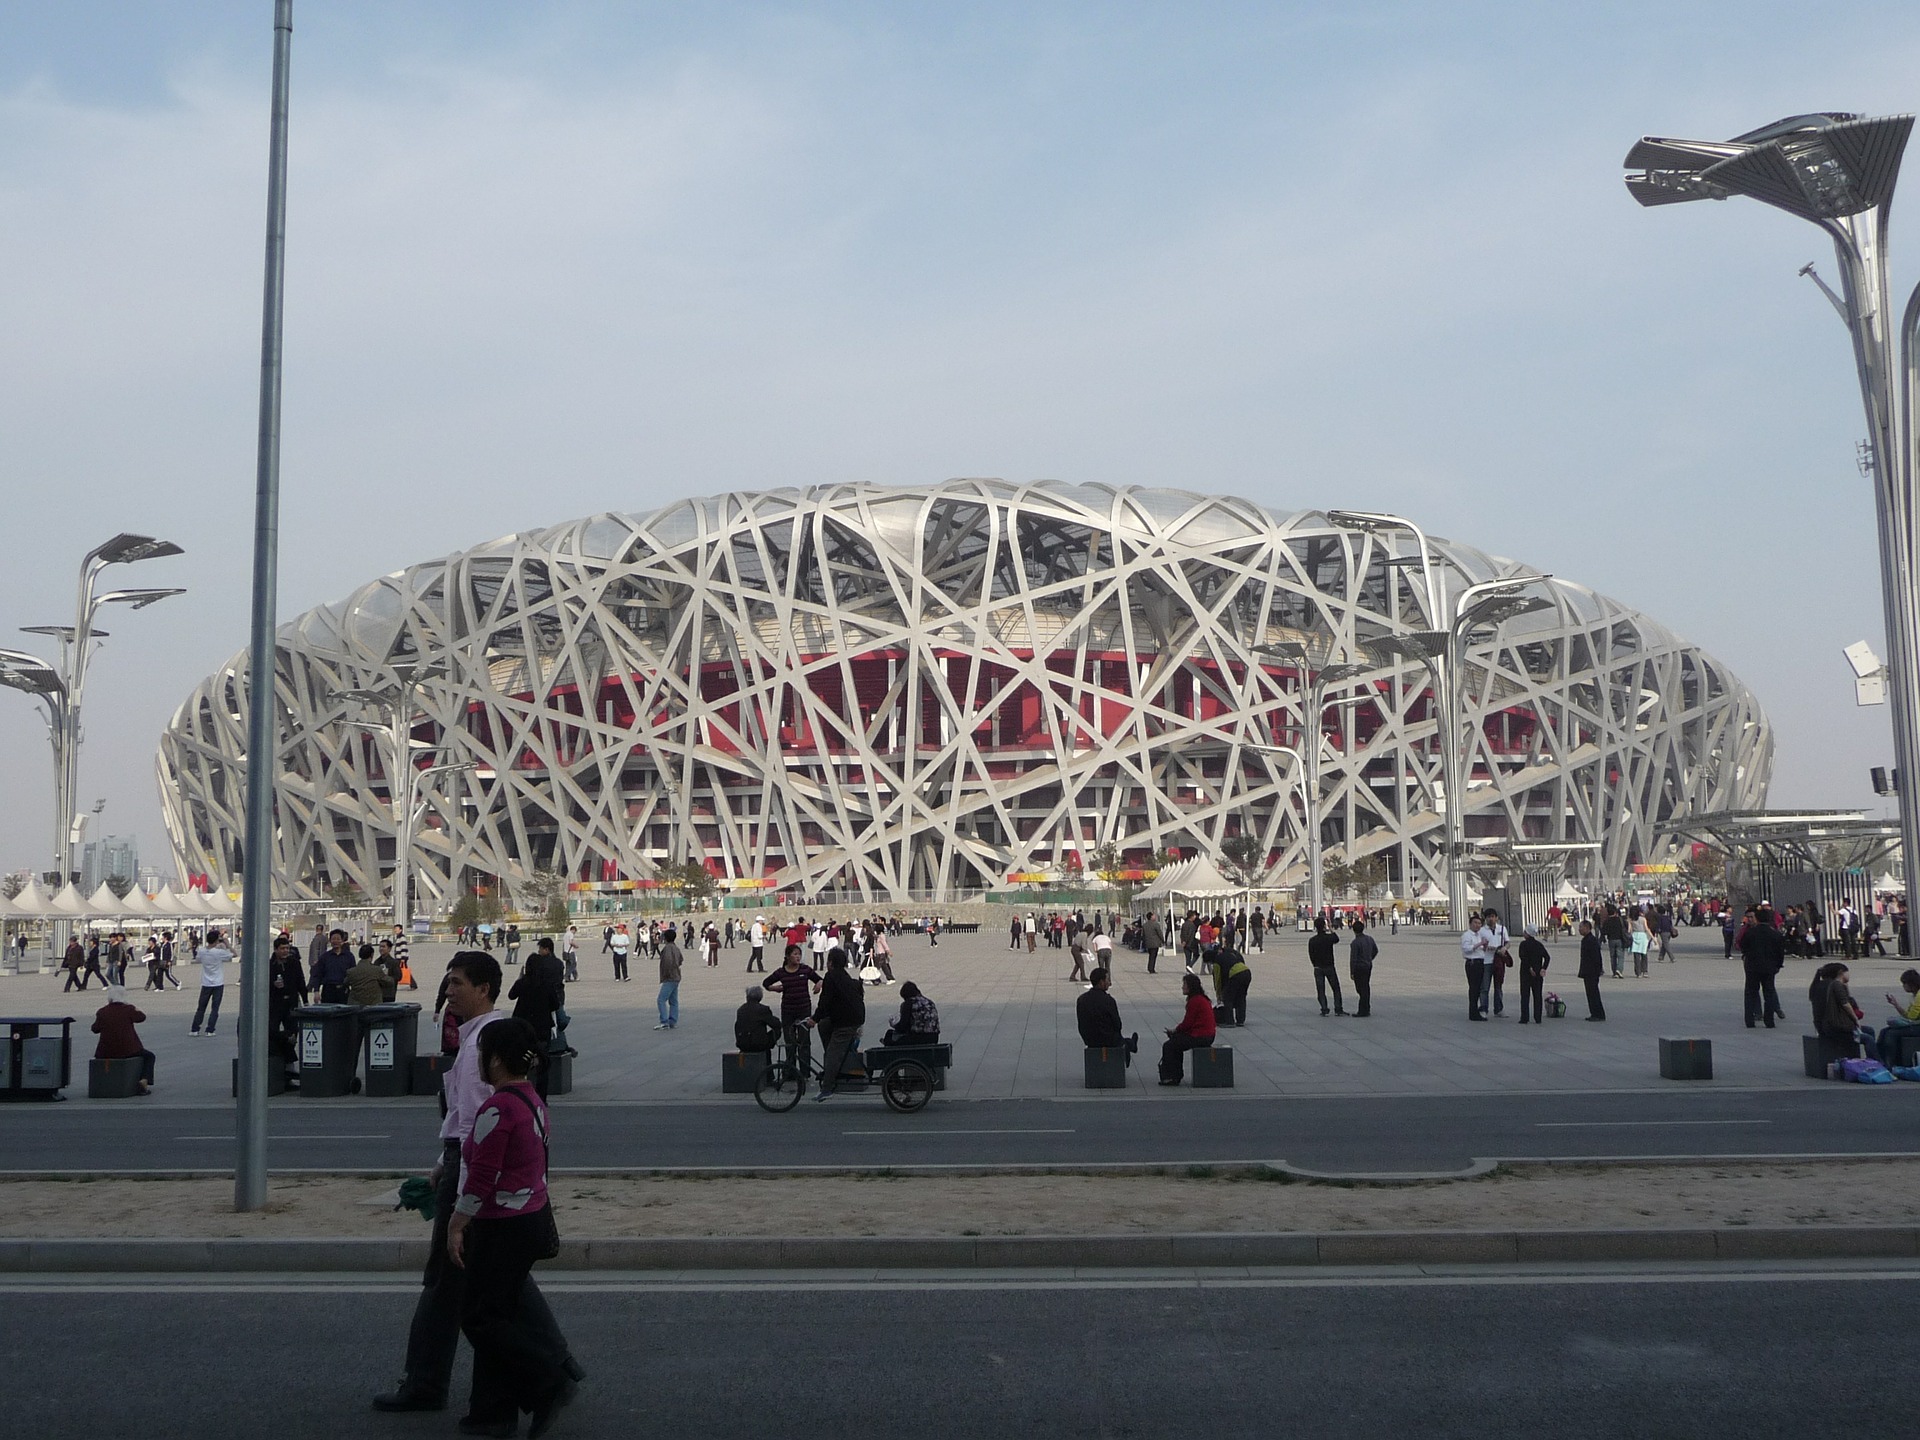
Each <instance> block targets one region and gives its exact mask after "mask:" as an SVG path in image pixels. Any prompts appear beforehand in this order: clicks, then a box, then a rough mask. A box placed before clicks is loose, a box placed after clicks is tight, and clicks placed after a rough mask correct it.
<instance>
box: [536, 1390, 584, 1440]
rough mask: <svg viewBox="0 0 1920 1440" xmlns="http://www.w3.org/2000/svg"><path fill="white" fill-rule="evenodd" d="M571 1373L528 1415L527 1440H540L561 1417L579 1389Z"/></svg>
mask: <svg viewBox="0 0 1920 1440" xmlns="http://www.w3.org/2000/svg"><path fill="white" fill-rule="evenodd" d="M579 1388H580V1387H579V1385H578V1384H576V1383H575V1381H574V1379H573V1377H572V1376H571V1375H569V1376H566V1377H564V1378H562V1380H561V1381H560V1383H559V1384H558V1385H556V1386H554V1387H553V1390H552V1391H551V1392H550V1393H549V1394H548V1395H547V1398H546V1399H544V1400H542V1401H541V1402H540V1403H539V1404H538V1405H535V1406H534V1407H533V1411H532V1413H531V1414H529V1415H528V1416H527V1440H540V1437H541V1436H542V1435H544V1434H546V1433H547V1431H549V1430H551V1429H552V1428H553V1422H554V1421H555V1420H558V1419H559V1418H560V1412H561V1411H562V1410H564V1409H566V1408H567V1406H568V1405H569V1404H570V1403H571V1402H572V1400H573V1397H574V1394H575V1392H576V1391H578V1390H579Z"/></svg>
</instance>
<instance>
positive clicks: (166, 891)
mask: <svg viewBox="0 0 1920 1440" xmlns="http://www.w3.org/2000/svg"><path fill="white" fill-rule="evenodd" d="M147 905H148V907H149V910H150V912H151V913H152V914H155V915H168V916H174V915H191V914H193V913H194V912H193V911H191V910H184V909H182V908H181V906H180V897H179V896H178V895H176V894H174V893H173V886H172V884H171V883H169V882H166V881H162V882H161V885H160V888H159V890H158V891H156V892H155V893H154V895H153V897H152V898H151V899H150V900H148V902H147Z"/></svg>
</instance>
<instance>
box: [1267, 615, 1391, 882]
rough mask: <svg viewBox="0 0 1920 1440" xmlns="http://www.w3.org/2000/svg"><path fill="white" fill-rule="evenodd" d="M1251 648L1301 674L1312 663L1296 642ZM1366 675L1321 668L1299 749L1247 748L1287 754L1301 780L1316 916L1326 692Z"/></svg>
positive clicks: (1304, 714)
mask: <svg viewBox="0 0 1920 1440" xmlns="http://www.w3.org/2000/svg"><path fill="white" fill-rule="evenodd" d="M1253 648H1254V652H1255V653H1256V654H1259V655H1273V656H1277V657H1279V658H1280V659H1283V660H1290V661H1293V662H1295V663H1296V664H1298V665H1299V666H1300V668H1301V669H1302V670H1303V671H1304V670H1305V669H1306V668H1307V667H1308V666H1309V665H1311V664H1312V656H1311V655H1310V654H1309V652H1308V650H1307V647H1306V646H1305V645H1301V644H1298V643H1293V642H1287V641H1282V642H1279V643H1277V644H1273V645H1256V646H1254V647H1253ZM1256 668H1257V667H1256ZM1366 673H1367V667H1366V666H1364V665H1351V664H1344V663H1342V664H1335V665H1323V666H1321V667H1320V669H1319V670H1318V671H1316V672H1315V673H1314V676H1313V679H1312V680H1311V681H1310V682H1309V683H1308V685H1307V687H1306V690H1307V694H1306V702H1305V704H1304V705H1303V706H1302V707H1301V714H1300V720H1301V735H1300V748H1299V749H1297V750H1296V749H1295V748H1294V747H1293V746H1291V745H1254V746H1250V747H1248V748H1250V749H1252V750H1254V751H1256V752H1258V753H1261V754H1270V755H1290V756H1292V757H1293V761H1294V764H1295V765H1296V766H1297V767H1298V768H1297V770H1296V772H1295V773H1296V774H1297V775H1298V776H1299V777H1300V798H1301V800H1302V802H1303V803H1304V807H1305V810H1306V815H1305V817H1304V818H1305V821H1306V829H1307V903H1308V904H1309V905H1310V906H1311V907H1312V909H1313V913H1314V914H1315V915H1318V914H1319V913H1320V912H1321V910H1322V909H1324V908H1325V903H1326V895H1325V884H1324V881H1323V873H1324V868H1325V867H1324V864H1323V862H1322V858H1321V841H1320V745H1321V734H1322V732H1321V728H1320V727H1321V718H1322V716H1324V715H1325V713H1326V709H1327V691H1328V690H1329V689H1331V688H1333V687H1334V686H1337V685H1342V684H1345V683H1346V682H1347V681H1349V680H1357V679H1358V678H1359V677H1360V676H1362V675H1364V674H1366ZM1336 703H1338V702H1336Z"/></svg>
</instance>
